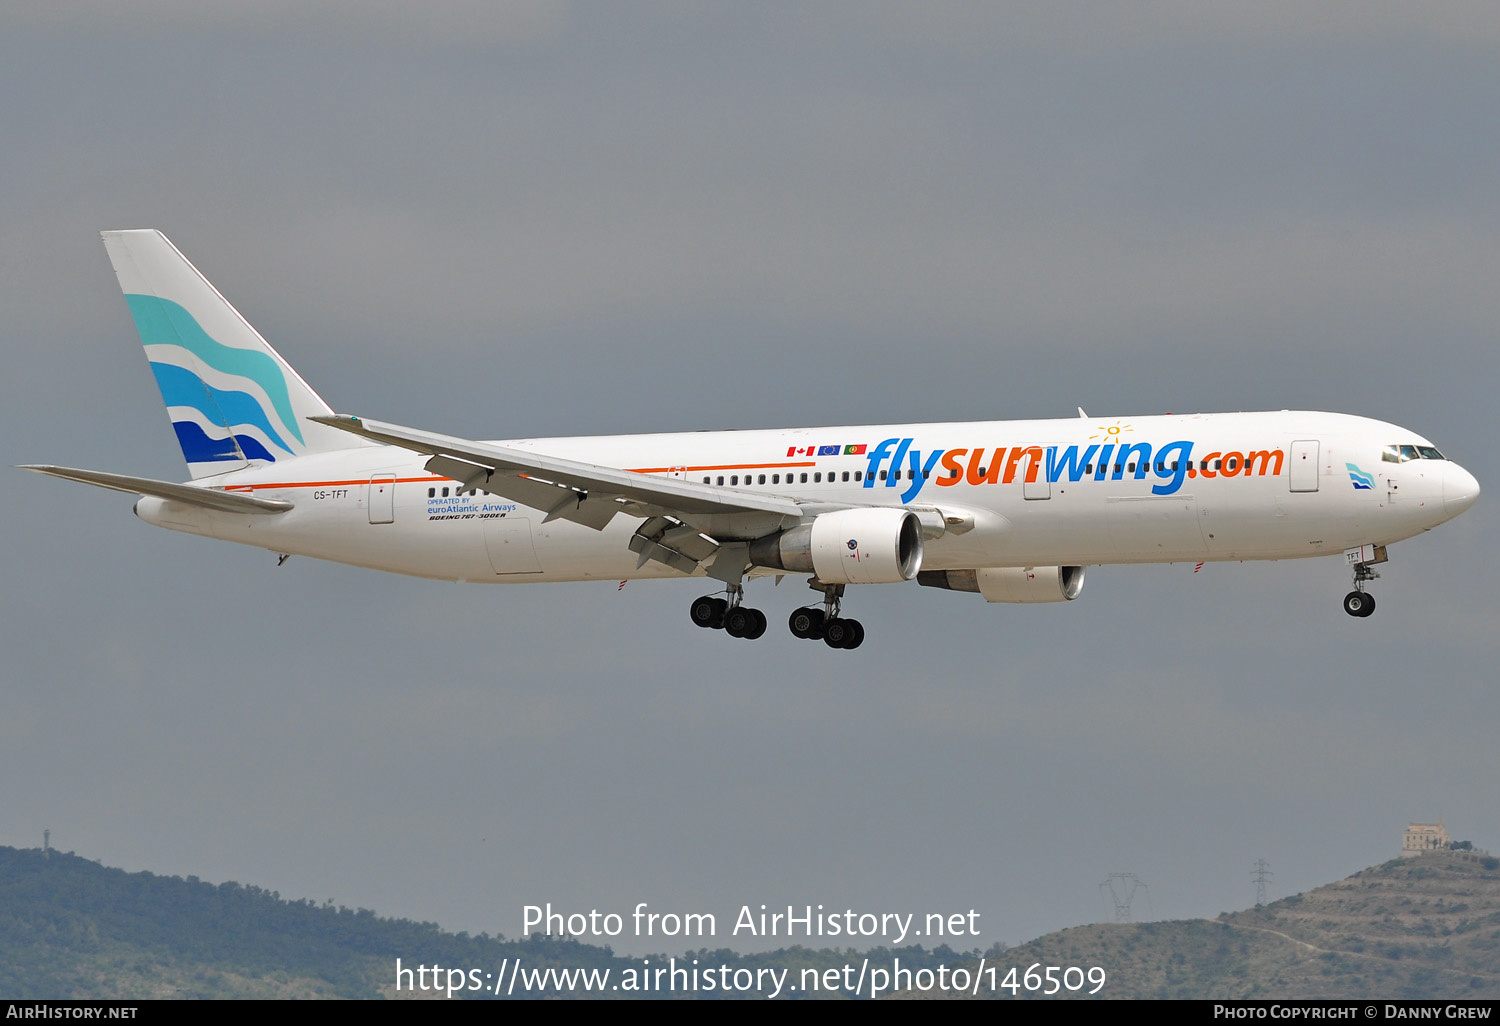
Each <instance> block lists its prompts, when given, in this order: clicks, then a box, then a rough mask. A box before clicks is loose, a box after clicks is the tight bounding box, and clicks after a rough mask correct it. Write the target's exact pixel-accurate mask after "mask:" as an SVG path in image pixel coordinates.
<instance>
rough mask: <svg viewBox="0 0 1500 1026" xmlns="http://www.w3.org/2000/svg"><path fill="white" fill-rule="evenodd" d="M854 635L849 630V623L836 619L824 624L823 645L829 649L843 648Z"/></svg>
mask: <svg viewBox="0 0 1500 1026" xmlns="http://www.w3.org/2000/svg"><path fill="white" fill-rule="evenodd" d="M852 636H853V633H852V632H851V631H850V630H849V621H848V620H842V619H840V618H838V617H834V618H833V619H832V620H829V621H828V622H826V623H825V624H823V644H825V645H827V646H828V647H829V648H843V647H845V643H846V642H848V640H849V638H850V637H852Z"/></svg>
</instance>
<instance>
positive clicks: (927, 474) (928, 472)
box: [844, 470, 932, 481]
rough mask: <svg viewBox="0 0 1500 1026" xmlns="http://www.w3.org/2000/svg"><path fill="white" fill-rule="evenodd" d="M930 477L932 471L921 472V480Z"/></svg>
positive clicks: (846, 475)
mask: <svg viewBox="0 0 1500 1026" xmlns="http://www.w3.org/2000/svg"><path fill="white" fill-rule="evenodd" d="M844 476H845V477H848V476H849V475H848V474H845V475H844ZM930 477H932V471H930V470H924V471H922V480H923V481H926V480H927V479H928V478H930Z"/></svg>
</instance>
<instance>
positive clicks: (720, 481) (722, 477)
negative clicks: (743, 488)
mask: <svg viewBox="0 0 1500 1026" xmlns="http://www.w3.org/2000/svg"><path fill="white" fill-rule="evenodd" d="M723 483H724V475H723V474H720V475H719V484H723Z"/></svg>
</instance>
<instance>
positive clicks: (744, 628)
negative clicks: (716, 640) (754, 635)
mask: <svg viewBox="0 0 1500 1026" xmlns="http://www.w3.org/2000/svg"><path fill="white" fill-rule="evenodd" d="M753 612H755V610H753V609H746V608H745V607H744V606H735V607H734V608H733V609H731V610H730V611H729V612H727V613H725V614H724V633H725V634H727V635H729V636H730V637H731V638H744V637H748V636H749V634H750V630H751V628H753V627H754V626H755V617H753V616H751V615H750V614H751V613H753Z"/></svg>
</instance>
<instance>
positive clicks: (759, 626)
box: [745, 609, 767, 641]
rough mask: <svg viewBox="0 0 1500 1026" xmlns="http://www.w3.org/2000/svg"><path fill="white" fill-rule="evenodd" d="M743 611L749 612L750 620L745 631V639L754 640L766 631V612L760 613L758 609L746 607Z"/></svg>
mask: <svg viewBox="0 0 1500 1026" xmlns="http://www.w3.org/2000/svg"><path fill="white" fill-rule="evenodd" d="M745 612H747V613H749V614H750V621H751V622H750V629H749V630H748V631H746V632H745V638H746V640H749V641H754V640H755V639H756V638H758V637H760V636H761V635H762V634H764V633H766V627H767V623H766V614H765V613H762V612H761V611H760V610H759V609H747V610H745Z"/></svg>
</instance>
